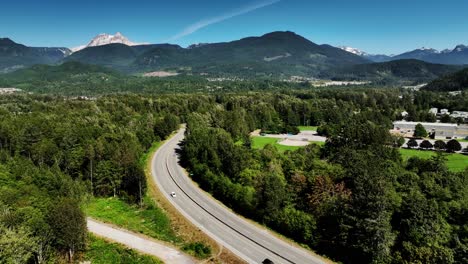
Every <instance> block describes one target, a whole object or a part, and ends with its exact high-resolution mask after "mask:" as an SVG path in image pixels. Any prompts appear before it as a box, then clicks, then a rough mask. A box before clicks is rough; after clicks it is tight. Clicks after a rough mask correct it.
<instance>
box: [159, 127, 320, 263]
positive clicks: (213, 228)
mask: <svg viewBox="0 0 468 264" xmlns="http://www.w3.org/2000/svg"><path fill="white" fill-rule="evenodd" d="M184 131H185V129H183V128H182V129H180V130H179V131H178V132H177V134H175V135H174V136H173V137H172V138H171V139H169V140H168V141H167V142H166V143H165V144H163V145H162V146H161V147H160V148H159V149H158V151H157V152H156V154H155V155H154V156H153V159H152V164H151V168H152V169H151V173H152V177H153V179H154V181H155V182H156V185H157V186H158V188H159V190H160V191H161V192H162V193H163V194H164V196H165V197H166V198H167V199H168V200H169V201H170V202H171V203H172V205H173V206H174V207H175V208H176V209H177V210H178V211H180V212H181V213H182V214H183V215H184V216H185V217H186V218H187V219H188V220H189V221H191V222H192V223H193V224H195V225H196V226H197V227H198V228H199V229H200V230H202V231H204V232H205V233H206V234H207V235H209V236H210V237H212V238H213V239H215V240H216V241H217V242H218V243H220V244H222V245H223V246H224V247H226V248H228V249H229V250H231V251H232V252H233V253H234V254H236V255H237V256H239V257H240V258H242V259H243V260H245V261H246V262H248V263H262V261H263V260H264V259H266V258H268V259H270V260H272V261H273V262H274V263H275V264H277V263H288V264H291V263H297V264H299V263H301V264H302V263H304V264H305V263H307V264H309V263H310V264H315V263H327V262H325V261H324V260H323V259H322V258H320V257H317V256H314V255H313V254H311V253H310V252H308V251H307V250H305V249H302V248H299V247H297V246H295V245H293V244H290V243H288V242H285V241H283V240H281V239H279V238H277V237H276V236H274V235H273V234H271V232H270V231H268V230H267V229H264V228H261V227H259V226H257V225H254V224H252V223H250V222H248V221H246V220H245V219H243V218H241V217H239V216H238V215H236V214H234V213H233V212H231V211H230V210H229V209H228V208H227V207H225V206H223V205H222V204H220V203H219V202H217V201H215V200H213V198H211V197H210V196H209V195H207V194H206V193H205V192H203V191H202V190H201V189H200V188H198V187H197V186H196V185H195V184H194V183H193V182H192V180H191V179H190V178H189V177H188V176H187V175H186V174H185V172H184V170H183V168H181V167H180V165H179V164H178V156H177V155H176V152H175V151H176V149H177V148H178V144H179V142H180V141H181V140H182V139H183V137H184ZM171 192H175V193H176V197H171V195H170V193H171Z"/></svg>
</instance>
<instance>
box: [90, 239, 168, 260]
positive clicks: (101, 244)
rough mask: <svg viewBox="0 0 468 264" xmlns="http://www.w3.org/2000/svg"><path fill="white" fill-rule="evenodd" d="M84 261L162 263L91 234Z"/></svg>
mask: <svg viewBox="0 0 468 264" xmlns="http://www.w3.org/2000/svg"><path fill="white" fill-rule="evenodd" d="M84 259H85V260H87V261H90V262H91V263H93V264H107V263H113V264H133V263H142V264H160V263H163V262H162V261H160V260H158V259H156V258H154V257H152V256H148V255H143V254H140V253H139V252H136V251H135V250H132V249H129V248H126V247H124V246H122V245H120V244H116V243H111V242H107V241H105V240H103V239H101V238H97V237H95V236H93V235H92V234H89V235H88V244H87V250H86V253H85V254H84Z"/></svg>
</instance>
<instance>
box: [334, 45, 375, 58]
mask: <svg viewBox="0 0 468 264" xmlns="http://www.w3.org/2000/svg"><path fill="white" fill-rule="evenodd" d="M338 48H340V49H342V50H344V51H347V52H349V53H353V54H356V55H359V56H366V55H368V54H367V53H366V52H364V51H362V50H359V49H356V48H352V47H346V46H339V47H338Z"/></svg>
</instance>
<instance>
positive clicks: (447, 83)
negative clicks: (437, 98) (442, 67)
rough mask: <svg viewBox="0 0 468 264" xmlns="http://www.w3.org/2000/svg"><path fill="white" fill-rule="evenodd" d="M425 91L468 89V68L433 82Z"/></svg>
mask: <svg viewBox="0 0 468 264" xmlns="http://www.w3.org/2000/svg"><path fill="white" fill-rule="evenodd" d="M424 89H425V90H429V91H440V92H449V91H462V90H467V89H468V68H466V69H464V70H461V71H459V72H456V73H454V74H450V75H447V76H444V77H442V78H439V79H437V80H434V81H432V82H431V83H429V84H428V85H426V87H424Z"/></svg>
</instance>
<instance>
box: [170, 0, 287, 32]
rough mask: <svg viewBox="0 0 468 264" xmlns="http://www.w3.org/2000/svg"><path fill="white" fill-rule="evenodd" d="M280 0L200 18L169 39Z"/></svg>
mask: <svg viewBox="0 0 468 264" xmlns="http://www.w3.org/2000/svg"><path fill="white" fill-rule="evenodd" d="M279 1H281V0H268V1H262V2H256V3H253V4H251V5H249V6H246V7H243V8H240V9H237V10H234V11H231V12H229V13H226V14H223V15H220V16H217V17H212V18H208V19H204V20H200V21H198V22H196V23H194V24H192V25H190V26H188V27H186V28H185V29H184V30H182V31H181V32H179V33H177V34H176V35H174V36H172V37H171V38H170V39H169V41H174V40H178V39H180V38H183V37H185V36H188V35H190V34H193V33H195V32H197V31H198V30H200V29H202V28H204V27H207V26H209V25H213V24H216V23H219V22H222V21H224V20H227V19H230V18H233V17H236V16H240V15H243V14H246V13H249V12H252V11H255V10H257V9H260V8H263V7H267V6H270V5H273V4H275V3H278V2H279Z"/></svg>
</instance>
